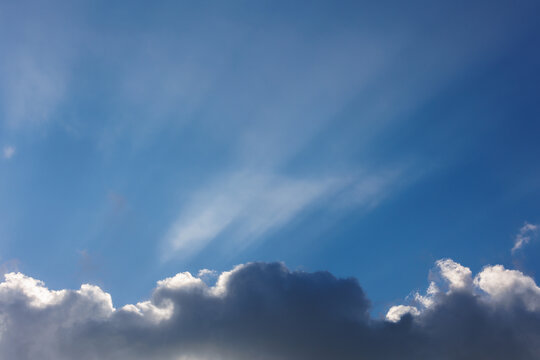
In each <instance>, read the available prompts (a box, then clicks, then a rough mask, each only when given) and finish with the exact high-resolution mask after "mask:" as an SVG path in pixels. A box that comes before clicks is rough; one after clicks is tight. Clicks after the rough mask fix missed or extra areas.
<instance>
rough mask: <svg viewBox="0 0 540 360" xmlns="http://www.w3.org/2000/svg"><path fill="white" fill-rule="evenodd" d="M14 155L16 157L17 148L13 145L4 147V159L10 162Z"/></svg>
mask: <svg viewBox="0 0 540 360" xmlns="http://www.w3.org/2000/svg"><path fill="white" fill-rule="evenodd" d="M13 155H15V147H13V146H11V145H6V146H4V148H3V149H2V156H3V157H4V159H8V160H9V159H11V158H12V157H13Z"/></svg>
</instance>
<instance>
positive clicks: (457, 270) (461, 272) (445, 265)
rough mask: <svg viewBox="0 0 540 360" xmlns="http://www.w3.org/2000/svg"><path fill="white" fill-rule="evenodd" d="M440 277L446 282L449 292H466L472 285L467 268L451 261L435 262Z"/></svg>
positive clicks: (470, 275)
mask: <svg viewBox="0 0 540 360" xmlns="http://www.w3.org/2000/svg"><path fill="white" fill-rule="evenodd" d="M436 265H437V267H438V269H439V272H440V275H441V276H442V277H443V278H444V279H445V280H446V281H447V282H448V285H449V287H450V290H467V289H470V288H471V286H472V283H473V279H472V272H471V269H469V268H468V267H465V266H462V265H461V264H458V263H457V262H455V261H453V260H451V259H442V260H438V261H437V262H436Z"/></svg>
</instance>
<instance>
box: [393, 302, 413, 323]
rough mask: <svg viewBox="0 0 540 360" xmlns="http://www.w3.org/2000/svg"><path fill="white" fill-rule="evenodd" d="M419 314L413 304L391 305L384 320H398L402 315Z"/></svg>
mask: <svg viewBox="0 0 540 360" xmlns="http://www.w3.org/2000/svg"><path fill="white" fill-rule="evenodd" d="M406 314H411V315H413V316H414V315H419V314H420V311H418V309H417V308H416V307H414V306H408V305H396V306H392V307H391V308H390V310H388V312H387V313H386V320H388V321H390V322H398V321H399V320H400V319H401V318H402V317H403V316H404V315H406Z"/></svg>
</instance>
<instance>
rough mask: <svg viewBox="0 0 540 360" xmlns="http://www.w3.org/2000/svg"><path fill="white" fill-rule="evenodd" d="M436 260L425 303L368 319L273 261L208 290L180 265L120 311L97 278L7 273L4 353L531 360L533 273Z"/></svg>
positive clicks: (226, 276) (322, 285)
mask: <svg viewBox="0 0 540 360" xmlns="http://www.w3.org/2000/svg"><path fill="white" fill-rule="evenodd" d="M436 267H437V269H438V270H437V271H438V272H439V275H440V278H439V280H436V281H440V282H442V283H441V284H438V285H437V284H436V285H437V286H435V285H433V284H430V287H429V289H428V291H427V294H425V295H424V296H425V297H427V298H429V299H430V302H429V305H426V304H422V303H417V304H415V305H414V306H413V305H412V304H411V305H400V306H396V307H393V308H391V309H390V310H389V312H388V315H387V320H382V319H376V318H373V317H371V316H370V315H369V308H370V303H369V300H368V299H367V297H366V295H365V293H364V291H363V290H362V288H361V287H360V285H359V284H358V282H357V281H356V280H355V279H353V278H348V279H339V278H336V277H334V276H333V275H331V274H330V273H328V272H315V273H307V272H301V271H291V270H289V269H287V268H286V267H285V266H284V265H283V264H280V263H249V264H244V265H239V266H237V267H235V268H234V269H232V270H231V271H227V272H224V273H222V274H221V275H219V278H218V280H217V282H216V284H215V285H214V286H208V285H207V284H206V283H205V282H204V281H202V280H201V279H200V278H198V277H196V276H194V275H192V274H190V273H187V272H184V273H179V274H177V275H175V276H172V277H170V278H167V279H164V280H161V281H159V282H158V283H157V285H156V288H155V289H154V292H153V294H152V297H151V298H150V299H149V300H146V301H142V302H139V303H137V304H129V305H125V306H123V307H120V308H115V307H114V306H113V303H112V299H111V296H110V295H109V294H107V293H105V292H104V291H102V290H101V289H100V288H99V287H96V286H92V285H83V286H81V288H80V289H79V290H58V291H55V290H50V289H48V288H46V287H45V285H44V283H43V282H41V281H39V280H36V279H33V278H30V277H28V276H25V275H23V274H20V273H9V274H6V275H5V281H4V282H2V283H0V358H3V359H13V360H22V359H37V358H39V359H43V360H49V359H55V360H62V359H73V358H77V359H83V360H85V359H89V360H90V359H115V360H122V359H160V360H169V359H170V360H173V359H174V360H177V359H235V360H242V359H295V360H297V359H415V360H418V359H420V360H421V359H426V360H427V359H443V360H444V359H536V358H538V355H539V354H540V331H539V330H540V289H539V288H538V286H537V285H536V283H535V282H534V280H533V279H532V278H530V277H528V276H526V275H525V274H523V273H521V272H519V271H515V270H508V269H504V268H503V267H502V266H500V265H495V266H487V267H486V268H484V269H483V270H482V271H481V272H480V273H479V274H477V275H476V276H475V277H474V278H473V279H472V281H471V282H469V277H468V274H469V271H470V270H469V269H468V268H466V267H463V266H461V265H459V264H457V263H455V262H453V261H451V260H441V261H438V262H437V264H436ZM203 273H206V272H203ZM456 274H458V275H459V276H457V277H458V278H460V279H461V280H459V281H457V282H456ZM462 275H464V276H462ZM463 279H466V281H462V280H463ZM456 284H458V285H459V286H456ZM462 285H466V286H462Z"/></svg>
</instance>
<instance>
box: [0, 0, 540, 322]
mask: <svg viewBox="0 0 540 360" xmlns="http://www.w3.org/2000/svg"><path fill="white" fill-rule="evenodd" d="M538 11H539V8H538V4H537V3H536V2H534V1H521V2H505V1H495V2H494V1H489V2H488V1H477V2H465V1H459V2H451V3H445V2H433V1H425V2H422V1H413V2H409V3H407V4H404V3H403V2H397V1H396V2H394V1H385V2H377V4H375V3H372V4H369V3H367V2H345V1H344V2H339V3H335V2H322V1H321V2H318V1H315V2H310V3H309V4H307V3H303V2H293V3H290V2H262V1H261V2H242V1H237V2H236V1H235V2H227V3H223V2H221V3H220V2H196V3H189V2H184V3H182V2H162V3H160V4H159V5H156V4H151V5H150V4H148V3H144V2H116V3H115V4H114V5H111V4H110V2H86V3H84V2H81V3H77V4H73V3H68V2H63V3H61V2H47V3H46V4H45V3H40V2H35V3H33V2H24V3H20V2H17V3H16V4H15V3H4V4H2V5H1V6H0V40H1V43H2V51H1V55H0V79H1V81H0V147H1V148H2V158H1V159H0V263H1V264H2V268H3V272H6V271H12V270H19V271H22V272H24V273H26V274H28V275H30V276H34V277H37V278H39V279H42V280H44V281H45V282H46V283H47V284H48V285H49V286H50V287H51V288H76V287H78V286H79V285H80V283H82V282H90V283H93V284H97V285H99V286H101V287H102V288H103V289H105V290H106V291H108V292H109V293H111V294H112V295H113V297H114V299H115V303H118V304H119V305H122V304H126V303H132V302H136V301H138V299H141V298H145V297H147V296H148V295H149V294H150V292H151V291H152V289H153V288H154V284H155V282H156V281H157V280H158V279H163V278H165V277H168V276H172V275H173V274H175V273H177V272H180V271H190V272H192V273H197V271H198V270H200V269H211V270H216V271H219V272H221V271H224V270H228V269H230V268H231V267H232V266H234V265H236V264H240V263H246V262H250V261H284V262H285V263H286V264H287V266H288V267H289V268H291V269H305V270H309V271H315V270H328V271H330V272H332V273H333V274H336V275H337V276H341V277H348V276H353V277H356V278H358V280H359V281H360V283H361V284H362V287H363V289H364V290H365V291H366V292H367V294H368V295H369V297H370V299H371V301H372V302H373V304H374V309H375V310H374V311H375V312H378V311H381V312H383V311H385V309H387V307H388V306H389V305H391V304H394V303H395V302H398V301H400V299H403V298H404V297H406V296H407V295H408V294H409V293H410V292H411V291H413V290H415V289H423V288H424V286H425V283H426V273H427V272H428V271H429V269H430V268H431V267H432V266H433V263H434V261H435V260H437V259H440V258H452V259H455V260H456V261H459V262H461V263H463V264H467V266H469V267H470V268H471V269H473V271H474V272H477V271H479V270H480V269H481V268H482V267H484V266H486V265H489V264H503V265H505V266H507V267H514V268H517V269H519V270H521V271H523V272H524V273H526V274H528V275H531V276H535V275H536V274H538V272H539V271H540V265H538V264H540V262H539V260H540V258H539V254H540V253H539V252H538V250H539V245H538V241H536V240H537V239H536V236H535V231H532V230H531V231H530V233H531V235H530V241H527V242H526V244H524V246H523V247H522V248H520V249H518V250H517V251H514V252H512V251H511V249H512V248H513V246H514V243H515V241H516V239H517V237H518V236H519V234H520V229H521V228H522V227H523V226H524V225H525V224H526V223H528V224H532V225H534V224H537V223H538V222H540V165H539V162H538V156H539V154H540V141H538V137H539V134H540V122H539V121H538V120H539V117H540V108H539V106H538V94H540V85H539V80H540V70H539V66H538V64H539V63H540V47H539V46H538V36H539V35H540V25H539V23H538V21H537V20H536V18H537V14H538ZM524 236H525V235H524ZM527 236H528V235H527Z"/></svg>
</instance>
